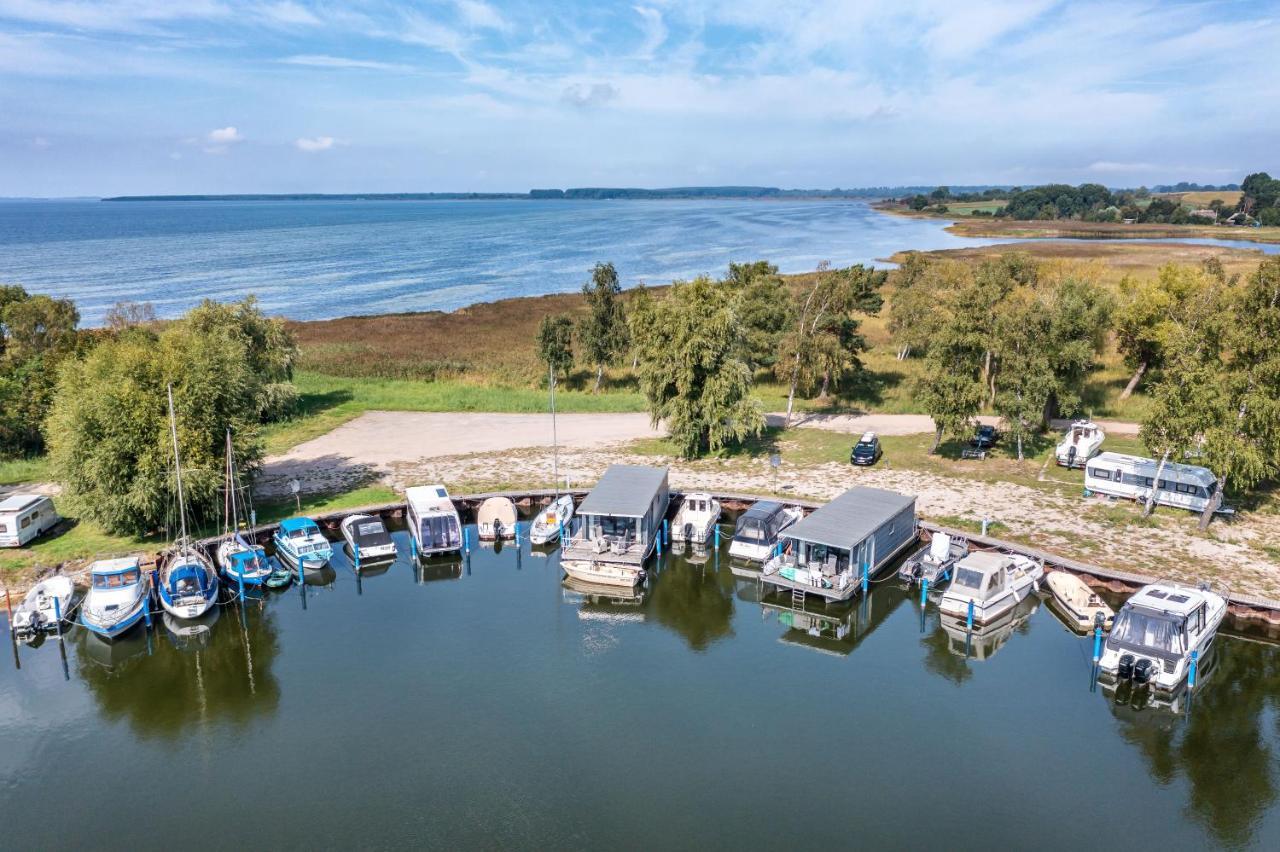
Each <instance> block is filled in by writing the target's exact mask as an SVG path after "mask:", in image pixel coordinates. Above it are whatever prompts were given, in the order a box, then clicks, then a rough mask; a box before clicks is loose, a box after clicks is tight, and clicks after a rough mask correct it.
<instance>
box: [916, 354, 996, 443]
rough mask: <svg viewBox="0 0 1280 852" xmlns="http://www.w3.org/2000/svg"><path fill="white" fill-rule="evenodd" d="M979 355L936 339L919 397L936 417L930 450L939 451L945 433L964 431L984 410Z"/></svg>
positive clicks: (917, 390) (926, 362) (931, 415)
mask: <svg viewBox="0 0 1280 852" xmlns="http://www.w3.org/2000/svg"><path fill="white" fill-rule="evenodd" d="M979 357H980V356H977V357H975V354H974V352H973V351H972V350H969V349H967V348H966V347H964V346H962V345H957V344H956V343H954V342H951V341H948V342H945V343H944V342H942V341H935V342H934V345H932V346H930V347H929V354H928V355H927V356H926V358H925V369H924V375H923V376H922V377H921V378H920V380H919V381H918V383H917V385H916V396H917V399H919V400H920V405H921V406H922V407H923V408H924V410H925V412H926V413H927V414H928V415H929V416H930V417H932V418H933V425H934V436H933V446H932V447H931V448H930V449H929V452H930V453H936V452H937V451H938V447H940V446H941V445H942V437H943V435H944V434H946V433H948V432H950V433H952V434H959V433H961V432H963V431H964V430H965V429H966V428H968V426H969V424H970V422H972V420H973V418H974V417H976V416H977V414H978V411H979V410H981V408H982V397H983V392H984V389H983V385H982V382H981V381H980V380H979V378H978V375H977V373H978V367H979V363H980V362H979Z"/></svg>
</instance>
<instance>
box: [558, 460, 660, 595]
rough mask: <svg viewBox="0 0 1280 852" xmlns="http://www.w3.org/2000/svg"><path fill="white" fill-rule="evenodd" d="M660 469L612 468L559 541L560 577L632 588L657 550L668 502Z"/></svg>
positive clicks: (614, 466) (639, 467)
mask: <svg viewBox="0 0 1280 852" xmlns="http://www.w3.org/2000/svg"><path fill="white" fill-rule="evenodd" d="M670 491H671V489H670V486H669V485H668V483H667V469H666V468H665V467H645V466H642V465H627V464H615V465H611V466H610V467H609V469H608V470H606V471H605V473H604V476H602V477H601V478H600V481H599V482H598V483H596V487H595V488H593V489H591V493H590V494H588V495H587V497H586V499H584V500H583V501H582V505H580V506H579V507H578V513H577V515H576V516H575V517H574V519H573V523H572V525H571V527H570V536H569V540H568V541H566V542H564V549H563V553H562V561H561V564H562V566H563V567H564V570H565V573H566V574H568V575H569V576H570V577H574V578H576V579H578V580H585V581H587V582H591V583H607V584H610V585H622V586H634V585H636V584H637V583H639V582H640V581H641V580H643V579H644V561H645V560H646V559H647V558H648V557H649V554H650V553H652V552H653V550H654V548H655V547H656V546H657V542H658V536H659V535H660V534H661V533H662V521H663V518H665V517H666V514H667V507H668V505H669V503H670V500H671V494H670Z"/></svg>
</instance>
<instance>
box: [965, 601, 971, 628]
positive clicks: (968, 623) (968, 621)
mask: <svg viewBox="0 0 1280 852" xmlns="http://www.w3.org/2000/svg"><path fill="white" fill-rule="evenodd" d="M964 626H965V629H966V630H973V598H969V612H968V613H967V614H966V615H965V617H964Z"/></svg>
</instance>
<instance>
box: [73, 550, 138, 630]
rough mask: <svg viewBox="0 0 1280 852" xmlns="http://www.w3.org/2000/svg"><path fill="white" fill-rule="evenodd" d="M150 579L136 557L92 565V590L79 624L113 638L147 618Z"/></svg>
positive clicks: (101, 561)
mask: <svg viewBox="0 0 1280 852" xmlns="http://www.w3.org/2000/svg"><path fill="white" fill-rule="evenodd" d="M150 599H151V577H150V575H149V574H144V573H143V571H142V561H141V560H140V559H139V558H138V557H136V556H127V557H124V558H122V559H102V560H99V561H97V562H94V563H93V564H92V565H90V566H89V591H88V593H86V594H85V598H84V603H83V604H81V606H80V623H81V624H83V625H84V626H85V627H87V628H89V629H90V630H92V631H93V632H94V633H96V634H98V635H99V636H103V637H106V638H107V639H114V638H116V637H117V636H120V635H123V634H124V633H125V632H126V631H128V630H129V628H130V627H133V625H135V624H137V623H138V622H139V621H142V620H143V618H144V617H145V616H146V613H147V607H148V605H149V603H150Z"/></svg>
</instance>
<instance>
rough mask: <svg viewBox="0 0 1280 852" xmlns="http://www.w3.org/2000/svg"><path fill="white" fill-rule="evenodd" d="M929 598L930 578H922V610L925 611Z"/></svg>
mask: <svg viewBox="0 0 1280 852" xmlns="http://www.w3.org/2000/svg"><path fill="white" fill-rule="evenodd" d="M928 600H929V578H928V577H921V578H920V611H921V612H923V611H924V606H925V604H926V603H927V602H928Z"/></svg>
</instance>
